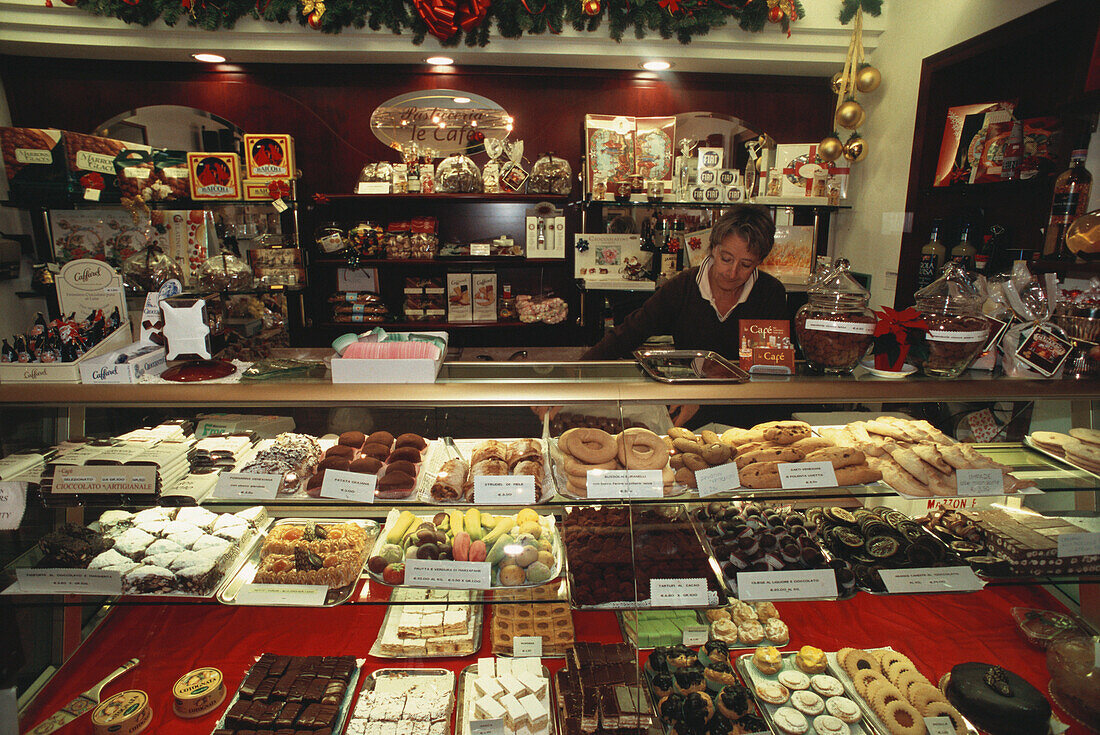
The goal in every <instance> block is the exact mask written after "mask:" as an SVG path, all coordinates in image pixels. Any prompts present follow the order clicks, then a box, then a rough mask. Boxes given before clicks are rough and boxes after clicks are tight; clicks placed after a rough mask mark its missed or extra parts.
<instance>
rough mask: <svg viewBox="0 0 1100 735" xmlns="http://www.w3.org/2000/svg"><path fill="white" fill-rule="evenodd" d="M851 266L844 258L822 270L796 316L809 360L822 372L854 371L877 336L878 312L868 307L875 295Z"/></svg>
mask: <svg viewBox="0 0 1100 735" xmlns="http://www.w3.org/2000/svg"><path fill="white" fill-rule="evenodd" d="M848 267H849V266H848V261H847V260H844V259H843V258H841V259H840V260H837V262H836V266H834V267H833V268H832V269H831V270H829V271H828V272H826V273H824V274H821V275H820V276H819V277H818V279H817V282H816V283H814V285H813V286H811V287H810V290H809V300H808V301H807V303H806V304H804V305H803V306H802V308H801V309H799V310H798V313H797V314H795V317H794V330H795V335H796V336H797V337H798V344H799V345H800V346H801V347H802V354H803V355H805V357H806V364H807V365H808V366H809V367H810V368H811V369H813V370H817V371H819V372H824V373H850V372H852V370H853V369H855V366H856V365H858V364H859V361H860V360H861V359H862V358H863V356H864V355H865V354H866V353H867V348H868V347H870V346H871V342H872V341H873V340H874V334H875V315H874V313H873V312H872V311H871V310H870V309H869V308H867V302H868V301H869V300H870V298H871V295H870V294H869V293H867V291H865V290H864V289H863V287H862V286H860V285H859V284H858V283H856V281H855V279H854V278H852V276H851V274H850V273H849V272H848Z"/></svg>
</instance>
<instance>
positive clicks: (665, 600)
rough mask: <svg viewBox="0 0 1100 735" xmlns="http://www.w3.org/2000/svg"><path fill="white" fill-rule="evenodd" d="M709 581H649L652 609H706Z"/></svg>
mask: <svg viewBox="0 0 1100 735" xmlns="http://www.w3.org/2000/svg"><path fill="white" fill-rule="evenodd" d="M706 604H707V581H706V580H705V579H703V578H702V577H688V578H685V579H651V580H649V605H650V607H704V606H705V605H706Z"/></svg>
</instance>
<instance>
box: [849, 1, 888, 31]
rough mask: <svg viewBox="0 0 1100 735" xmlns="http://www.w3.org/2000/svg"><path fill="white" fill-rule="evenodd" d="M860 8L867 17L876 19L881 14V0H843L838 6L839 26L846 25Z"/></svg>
mask: <svg viewBox="0 0 1100 735" xmlns="http://www.w3.org/2000/svg"><path fill="white" fill-rule="evenodd" d="M861 8H862V9H863V12H864V13H866V14H867V15H871V16H874V17H875V18H877V17H878V16H879V14H881V13H882V0H843V2H841V5H840V23H841V25H848V23H850V22H851V20H852V18H854V17H855V16H856V11H857V10H859V9H861Z"/></svg>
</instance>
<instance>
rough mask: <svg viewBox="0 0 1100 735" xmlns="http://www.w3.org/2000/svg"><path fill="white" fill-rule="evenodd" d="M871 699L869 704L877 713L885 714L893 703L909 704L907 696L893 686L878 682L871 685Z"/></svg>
mask: <svg viewBox="0 0 1100 735" xmlns="http://www.w3.org/2000/svg"><path fill="white" fill-rule="evenodd" d="M870 692H871V698H870V699H869V700H868V703H869V704H870V705H871V708H872V709H873V710H874V711H875V712H885V711H886V706H887V705H888V704H890V703H891V702H907V701H909V700H907V699H906V698H905V696H904V695H903V694H902V693H901V692H899V691H898V690H897V687H895V686H894V685H893V684H890V683H888V682H884V681H877V682H875V683H873V684H871V687H870Z"/></svg>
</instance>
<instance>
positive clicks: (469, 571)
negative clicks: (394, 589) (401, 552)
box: [405, 559, 492, 590]
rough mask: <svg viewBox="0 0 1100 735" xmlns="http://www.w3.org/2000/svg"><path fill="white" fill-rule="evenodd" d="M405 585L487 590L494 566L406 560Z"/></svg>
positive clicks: (479, 562) (431, 560) (473, 562)
mask: <svg viewBox="0 0 1100 735" xmlns="http://www.w3.org/2000/svg"><path fill="white" fill-rule="evenodd" d="M405 584H407V585H409V586H410V587H438V588H439V589H445V590H487V589H489V588H490V587H491V586H492V565H491V564H490V563H489V562H487V561H446V560H444V561H439V560H437V559H406V560H405Z"/></svg>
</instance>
